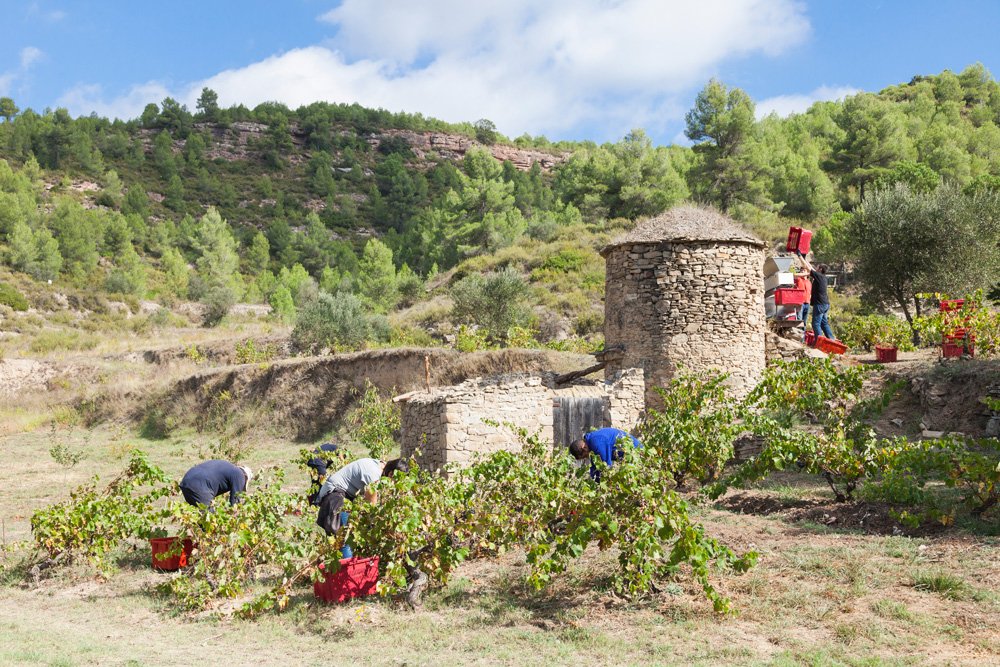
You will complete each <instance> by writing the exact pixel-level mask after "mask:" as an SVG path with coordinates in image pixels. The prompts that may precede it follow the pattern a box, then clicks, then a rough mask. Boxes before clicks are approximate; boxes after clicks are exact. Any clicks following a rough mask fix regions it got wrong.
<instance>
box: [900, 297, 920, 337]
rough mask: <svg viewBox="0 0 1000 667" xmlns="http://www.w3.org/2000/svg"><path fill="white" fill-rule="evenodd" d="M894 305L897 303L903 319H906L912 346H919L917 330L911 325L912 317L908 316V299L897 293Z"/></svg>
mask: <svg viewBox="0 0 1000 667" xmlns="http://www.w3.org/2000/svg"><path fill="white" fill-rule="evenodd" d="M896 303H898V304H899V307H900V308H902V309H903V317H905V318H906V323H907V324H909V325H910V337H911V338H912V339H913V344H914V345H917V344H919V343H920V334H918V333H917V328H916V327H915V326H914V325H913V316H912V315H910V308H909V303H908V299H907V298H906V297H905V296H903V295H902V294H901V293H900V292H898V291H897V292H896Z"/></svg>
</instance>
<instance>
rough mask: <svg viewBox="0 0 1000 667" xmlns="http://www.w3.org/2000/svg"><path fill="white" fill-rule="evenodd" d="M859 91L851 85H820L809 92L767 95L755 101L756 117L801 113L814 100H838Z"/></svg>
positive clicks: (814, 101)
mask: <svg viewBox="0 0 1000 667" xmlns="http://www.w3.org/2000/svg"><path fill="white" fill-rule="evenodd" d="M860 92H861V91H860V90H859V89H858V88H852V87H851V86H820V87H819V88H817V89H816V90H814V91H812V92H811V93H806V94H804V95H778V96H776V97H769V98H767V99H766V100H761V101H760V102H757V118H763V117H764V116H767V115H768V114H772V113H773V114H777V115H778V116H781V117H785V116H790V115H792V114H793V113H802V112H804V111H806V110H807V109H808V108H809V107H811V106H812V105H813V104H815V103H816V102H828V101H832V100H839V99H843V98H845V97H849V96H851V95H856V94H858V93H860Z"/></svg>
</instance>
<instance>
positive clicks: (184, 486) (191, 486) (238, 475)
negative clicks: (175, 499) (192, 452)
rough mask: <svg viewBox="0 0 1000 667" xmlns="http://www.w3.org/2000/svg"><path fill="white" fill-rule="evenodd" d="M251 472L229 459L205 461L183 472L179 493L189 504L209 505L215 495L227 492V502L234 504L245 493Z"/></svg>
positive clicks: (251, 475)
mask: <svg viewBox="0 0 1000 667" xmlns="http://www.w3.org/2000/svg"><path fill="white" fill-rule="evenodd" d="M251 479H253V473H252V472H251V471H250V468H248V467H246V466H238V465H235V464H233V463H230V462H229V461H219V460H212V461H205V462H204V463H199V464H198V465H196V466H195V467H193V468H191V469H190V470H188V471H187V472H186V473H185V474H184V478H183V479H182V480H181V493H183V494H184V500H186V501H187V503H188V504H189V505H194V506H195V507H197V506H199V505H201V506H203V507H211V505H212V501H213V500H215V497H216V496H221V495H222V494H224V493H228V494H229V504H230V505H235V504H236V503H238V502H239V501H240V496H241V495H242V494H243V493H246V490H247V487H248V486H249V485H250V480H251Z"/></svg>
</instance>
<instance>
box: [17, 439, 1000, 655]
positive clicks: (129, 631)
mask: <svg viewBox="0 0 1000 667" xmlns="http://www.w3.org/2000/svg"><path fill="white" fill-rule="evenodd" d="M54 443H63V444H65V445H66V446H68V447H71V448H73V449H74V450H76V451H79V452H80V453H82V455H83V459H82V460H81V462H80V463H79V464H78V465H77V466H74V467H72V468H62V467H60V466H59V465H57V464H56V463H55V462H54V461H53V460H52V459H51V457H50V456H49V455H48V454H47V450H48V449H49V448H50V447H51V446H52V445H53V444H54ZM203 444H204V443H203V442H202V441H200V440H199V439H198V436H194V435H189V436H183V437H177V438H173V439H170V440H166V441H141V440H137V439H136V438H134V436H132V435H131V434H130V432H128V431H124V430H121V429H119V430H114V429H110V430H109V429H102V430H99V431H83V430H81V429H75V430H68V429H64V430H57V431H45V430H40V431H34V432H32V433H22V434H18V435H15V436H7V437H4V438H3V439H2V440H0V447H2V451H3V452H4V461H5V464H4V466H3V467H2V468H0V514H2V517H0V518H2V522H3V530H4V540H5V544H10V543H11V542H13V541H15V540H23V539H28V538H29V537H30V530H29V525H28V520H29V518H30V514H31V512H32V511H33V510H34V509H36V508H38V507H40V506H42V505H44V504H46V503H48V502H51V501H53V500H56V499H60V498H65V497H66V494H67V492H68V488H69V487H71V486H73V485H75V484H78V483H80V482H82V481H84V480H85V479H87V478H88V477H89V476H90V475H92V474H102V475H107V474H108V473H109V472H110V471H112V470H115V469H117V468H118V467H120V464H121V458H120V457H121V455H122V453H123V452H124V451H126V450H127V448H128V447H131V446H134V445H137V446H140V447H142V448H143V449H145V450H146V451H148V452H149V453H150V455H151V458H152V459H153V460H154V461H155V462H156V463H158V464H159V465H161V466H163V467H164V468H165V469H167V470H168V472H170V473H171V474H174V475H180V474H181V473H182V472H183V470H184V469H185V467H186V466H187V465H188V464H189V462H190V461H191V458H192V456H194V452H195V451H196V450H197V449H198V447H199V446H202V445H203ZM297 449H298V445H296V444H293V443H290V442H277V441H276V442H269V443H263V444H261V445H260V446H259V447H258V449H256V450H255V451H254V453H253V455H252V457H251V464H252V465H258V466H259V465H262V464H264V463H280V462H282V461H288V460H290V459H291V458H292V457H293V456H294V454H295V452H296V451H297ZM287 468H288V474H289V479H291V480H292V484H291V487H292V488H293V489H295V488H297V486H296V485H298V486H302V487H303V488H304V486H305V480H304V479H303V480H299V479H298V477H300V476H301V474H300V473H298V472H296V471H294V469H293V467H292V466H291V464H288V465H287ZM693 511H694V513H695V515H696V516H697V517H698V519H699V520H700V521H702V522H703V523H704V525H705V527H706V530H707V532H708V533H709V534H711V535H714V536H717V537H719V538H720V539H721V540H722V541H723V542H725V543H726V544H729V545H731V546H733V547H735V548H737V549H741V550H743V549H755V550H757V551H758V552H759V553H760V554H761V560H760V563H759V564H758V565H757V566H756V567H755V568H753V569H752V570H751V571H750V572H748V573H747V574H745V575H742V576H735V575H732V574H726V573H718V574H717V575H716V576H715V582H716V583H717V584H718V586H719V587H720V589H721V590H722V591H723V592H724V593H725V594H726V595H728V596H730V597H731V598H732V600H733V602H734V606H735V608H736V609H737V613H736V614H735V615H733V616H728V617H720V616H717V615H715V614H714V613H713V612H712V610H711V605H710V604H709V603H708V602H707V601H705V599H704V598H703V596H702V595H701V593H700V591H699V590H698V589H697V588H696V587H695V586H693V585H691V584H690V582H688V581H686V580H685V579H684V578H683V577H682V578H680V579H678V580H677V581H674V582H663V586H662V591H661V592H660V593H658V594H656V595H652V596H650V597H648V598H645V599H641V600H624V599H621V598H619V597H617V596H615V595H614V594H613V593H612V592H611V590H610V588H609V574H610V572H611V570H612V568H613V566H614V559H615V553H614V552H613V551H609V552H605V553H601V552H598V551H596V550H595V551H592V552H588V553H587V554H586V555H585V557H584V558H582V559H580V561H579V562H578V563H577V564H576V565H575V566H574V567H573V568H572V569H571V570H570V572H568V573H567V574H566V575H565V576H564V577H562V578H560V579H559V580H558V581H557V582H556V583H555V584H554V585H553V586H552V587H551V588H549V589H547V590H545V591H542V592H534V591H532V590H530V589H528V588H527V587H526V586H525V584H524V575H525V574H526V572H527V569H526V565H525V563H524V556H523V554H521V553H511V554H507V555H506V556H504V557H503V558H500V559H498V560H493V561H475V562H470V563H466V564H464V565H462V566H461V567H460V568H458V570H457V572H456V573H455V576H454V578H453V579H452V580H451V582H450V583H449V584H448V586H446V587H445V588H443V589H441V590H437V591H432V592H431V593H430V594H429V595H428V596H427V600H426V603H425V605H424V607H423V608H421V609H419V610H417V611H410V610H408V609H406V608H404V607H403V606H401V605H400V604H399V603H397V602H395V601H393V600H391V599H381V598H369V599H366V600H359V601H354V602H352V603H349V604H344V605H337V606H326V605H321V604H319V603H317V602H316V601H315V599H314V598H313V596H312V593H311V591H310V590H309V588H308V587H303V588H302V589H301V592H300V593H299V594H298V595H296V597H295V598H294V600H293V602H292V604H291V605H290V608H289V609H288V610H287V611H285V612H284V613H282V614H280V615H272V616H267V617H264V618H263V619H261V620H258V621H255V622H245V621H235V620H232V619H228V618H221V619H220V618H215V617H213V616H212V615H200V616H188V615H185V614H181V613H178V612H176V611H174V610H172V609H171V608H170V607H169V606H168V604H167V601H166V600H165V599H163V598H161V597H160V596H159V594H158V593H157V592H156V586H157V584H159V583H161V582H163V581H164V580H165V579H166V578H168V577H170V576H172V575H170V574H162V573H155V572H153V571H152V570H151V569H150V568H149V567H148V551H147V547H146V546H145V545H136V550H135V552H134V553H132V554H126V555H125V556H124V557H123V560H122V562H121V564H120V569H119V571H118V572H117V573H116V574H114V575H113V576H112V577H110V578H109V579H108V580H102V579H100V578H97V577H95V575H94V574H93V573H92V572H89V571H88V570H87V569H86V568H82V567H80V568H71V569H70V570H68V571H62V572H59V573H58V574H56V575H55V576H54V577H53V578H51V579H48V580H45V581H43V582H42V584H41V585H40V586H38V587H30V586H26V585H25V584H24V583H23V582H22V581H21V580H19V579H17V578H16V577H13V576H12V575H10V574H6V575H4V578H3V581H2V584H0V664H17V665H21V664H25V665H36V664H37V665H180V664H191V663H194V662H201V661H205V660H212V661H213V662H218V661H219V659H220V656H225V658H224V659H225V660H226V661H228V662H232V661H234V660H235V662H237V663H238V664H262V665H271V664H274V665H318V664H329V663H330V662H331V661H336V662H342V663H343V662H346V663H350V664H371V665H439V664H462V665H465V664H470V665H495V664H502V665H519V666H520V665H546V666H551V665H563V664H566V665H570V664H572V665H591V664H593V665H597V664H600V665H720V664H725V665H765V664H768V665H956V664H957V665H993V664H1000V559H998V554H1000V538H998V537H997V536H996V535H997V534H998V533H1000V526H995V527H994V529H993V530H991V529H990V526H989V525H985V526H979V527H978V528H977V529H976V530H975V531H969V530H961V529H956V528H951V529H948V530H941V531H937V532H933V533H931V534H927V535H924V536H920V537H909V536H906V535H895V534H893V533H894V532H897V531H895V530H894V529H893V527H892V526H891V525H889V524H888V523H887V522H886V517H885V513H884V512H882V511H881V510H880V508H878V507H874V506H867V505H865V504H863V503H859V504H855V505H838V504H836V503H834V502H833V501H832V499H831V497H830V494H829V493H828V492H827V491H826V490H825V489H824V488H823V486H822V483H820V482H819V481H818V480H816V479H815V478H807V477H803V476H797V475H784V476H782V477H780V478H776V479H773V480H770V481H769V482H768V483H766V484H764V485H763V486H761V487H760V488H756V489H751V490H741V491H733V492H730V493H729V494H728V495H727V496H725V497H724V498H722V499H721V500H720V501H719V502H718V503H716V504H698V505H696V506H694V507H693ZM994 521H995V519H994ZM940 581H944V582H945V584H940V583H937V584H936V583H934V582H940Z"/></svg>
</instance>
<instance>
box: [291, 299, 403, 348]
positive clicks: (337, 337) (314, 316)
mask: <svg viewBox="0 0 1000 667" xmlns="http://www.w3.org/2000/svg"><path fill="white" fill-rule="evenodd" d="M389 334H390V329H389V322H388V321H387V320H386V318H385V317H384V316H381V315H376V314H374V313H372V312H370V311H369V310H367V309H366V308H365V306H364V304H363V303H362V302H361V299H359V298H358V297H356V296H354V295H353V294H346V293H338V294H327V293H326V292H321V293H320V295H319V297H318V298H317V299H316V300H315V301H313V302H312V303H310V304H308V305H306V306H305V307H304V308H302V310H301V311H300V312H299V317H298V321H297V322H296V324H295V329H293V330H292V342H293V343H295V345H296V347H298V348H300V349H306V350H315V349H319V348H323V347H348V348H357V347H361V346H363V345H364V344H365V343H367V342H369V341H385V340H388V339H389Z"/></svg>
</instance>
